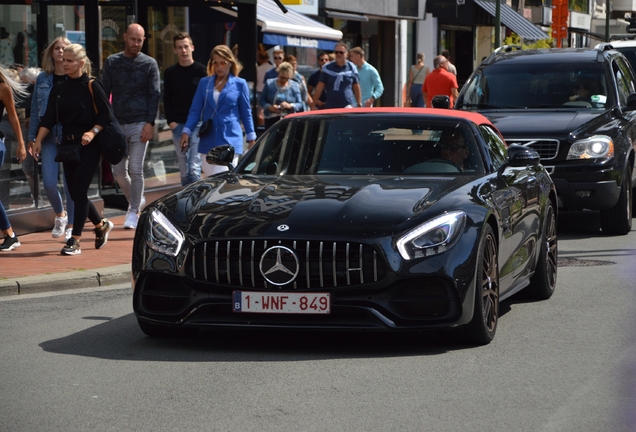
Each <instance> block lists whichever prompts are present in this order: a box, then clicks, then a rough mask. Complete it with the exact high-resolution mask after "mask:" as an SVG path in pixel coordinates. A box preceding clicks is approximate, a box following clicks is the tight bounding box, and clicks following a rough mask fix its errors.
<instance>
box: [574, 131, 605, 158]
mask: <svg viewBox="0 0 636 432" xmlns="http://www.w3.org/2000/svg"><path fill="white" fill-rule="evenodd" d="M611 157H614V141H612V139H611V138H610V137H608V136H605V135H595V136H593V137H590V138H586V139H582V140H579V141H576V142H574V144H572V146H570V151H569V152H568V157H567V160H580V159H597V158H611Z"/></svg>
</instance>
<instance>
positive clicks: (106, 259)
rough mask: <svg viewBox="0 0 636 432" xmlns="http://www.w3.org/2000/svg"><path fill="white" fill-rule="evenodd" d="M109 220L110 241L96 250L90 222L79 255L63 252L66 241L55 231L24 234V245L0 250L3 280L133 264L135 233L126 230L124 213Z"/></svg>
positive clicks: (1, 277)
mask: <svg viewBox="0 0 636 432" xmlns="http://www.w3.org/2000/svg"><path fill="white" fill-rule="evenodd" d="M109 220H111V221H113V223H114V224H115V227H114V228H113V230H112V231H111V232H110V235H109V236H108V243H106V245H105V246H104V247H103V248H102V249H100V250H96V249H95V243H94V241H95V235H94V234H93V232H92V224H91V223H90V222H87V223H86V225H85V229H84V233H83V235H82V240H81V246H82V253H81V254H80V255H75V256H66V255H61V254H60V251H61V250H62V247H63V246H64V241H63V240H62V239H54V238H52V237H51V231H44V232H38V233H31V234H25V235H21V236H20V243H21V244H22V246H20V247H19V248H17V249H14V250H12V251H10V252H2V253H0V282H1V281H2V280H11V279H15V278H22V277H29V276H42V275H56V274H61V273H68V272H82V271H85V270H92V269H99V268H104V267H112V266H119V265H123V264H128V265H130V257H131V253H132V243H133V237H134V234H135V232H134V230H125V229H124V215H118V216H114V217H109Z"/></svg>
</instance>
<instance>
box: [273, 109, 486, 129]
mask: <svg viewBox="0 0 636 432" xmlns="http://www.w3.org/2000/svg"><path fill="white" fill-rule="evenodd" d="M364 114H401V115H423V116H430V117H445V118H447V119H462V120H468V121H471V122H473V123H475V124H477V125H482V124H487V125H490V126H492V127H495V126H494V125H493V124H492V122H491V121H490V120H488V118H486V117H485V116H483V115H481V114H479V113H476V112H474V111H456V110H450V109H441V108H402V107H375V108H338V109H324V110H317V111H305V112H299V113H294V114H290V115H288V116H286V117H285V118H301V117H312V116H327V115H336V116H354V115H364ZM495 129H496V128H495Z"/></svg>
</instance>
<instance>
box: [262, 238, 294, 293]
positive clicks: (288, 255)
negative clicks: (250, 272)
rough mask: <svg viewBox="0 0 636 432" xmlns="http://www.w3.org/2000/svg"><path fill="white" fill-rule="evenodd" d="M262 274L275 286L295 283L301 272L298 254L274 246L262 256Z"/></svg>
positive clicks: (286, 248) (285, 248) (283, 247)
mask: <svg viewBox="0 0 636 432" xmlns="http://www.w3.org/2000/svg"><path fill="white" fill-rule="evenodd" d="M260 270H261V274H262V275H263V277H264V278H265V280H266V281H267V282H269V283H271V284H273V285H276V286H281V285H287V284H288V283H291V282H293V281H294V280H295V279H296V277H297V276H298V272H299V271H300V263H299V262H298V257H297V256H296V253H295V252H294V251H293V250H291V249H289V248H288V247H285V246H272V247H271V248H269V249H267V250H266V251H265V252H264V253H263V255H262V256H261V263H260Z"/></svg>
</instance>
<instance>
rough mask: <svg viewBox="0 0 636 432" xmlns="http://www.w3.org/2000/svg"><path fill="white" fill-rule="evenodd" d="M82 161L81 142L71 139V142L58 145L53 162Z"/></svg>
mask: <svg viewBox="0 0 636 432" xmlns="http://www.w3.org/2000/svg"><path fill="white" fill-rule="evenodd" d="M81 161H82V143H81V142H79V141H75V140H73V141H72V142H69V143H66V144H62V145H58V146H57V155H55V162H73V163H80V162H81Z"/></svg>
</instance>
